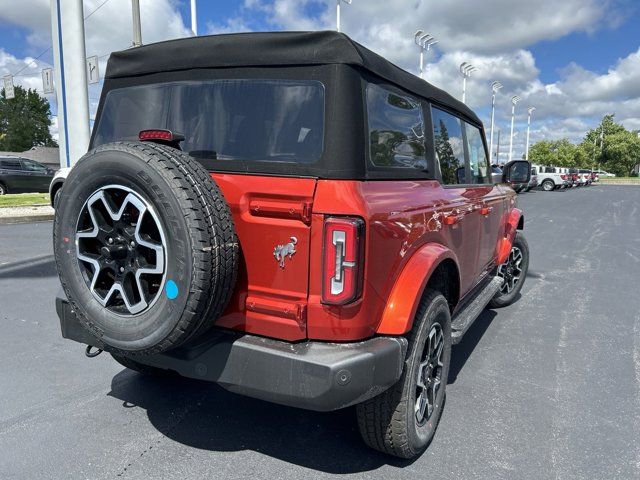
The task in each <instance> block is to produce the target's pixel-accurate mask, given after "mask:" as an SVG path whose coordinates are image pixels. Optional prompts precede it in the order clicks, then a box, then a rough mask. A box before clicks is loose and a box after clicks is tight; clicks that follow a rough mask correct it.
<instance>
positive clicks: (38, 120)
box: [0, 85, 57, 152]
mask: <svg viewBox="0 0 640 480" xmlns="http://www.w3.org/2000/svg"><path fill="white" fill-rule="evenodd" d="M50 126H51V110H50V108H49V101H48V100H47V99H46V98H43V97H41V96H40V95H38V92H36V91H35V90H32V89H29V90H25V89H24V88H22V87H21V86H20V85H16V87H15V98H12V99H7V97H6V95H5V91H4V88H3V89H2V90H1V91H0V150H5V151H10V152H22V151H24V150H29V149H30V148H31V147H35V146H46V147H56V146H57V143H56V142H55V141H54V140H53V138H51V133H50V132H49V127H50Z"/></svg>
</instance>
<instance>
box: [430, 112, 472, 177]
mask: <svg viewBox="0 0 640 480" xmlns="http://www.w3.org/2000/svg"><path fill="white" fill-rule="evenodd" d="M431 116H432V118H433V138H434V146H435V151H436V159H437V160H438V161H439V162H440V172H441V173H442V183H444V184H445V185H455V184H458V183H467V181H466V178H465V177H466V172H465V161H464V143H463V139H462V122H461V121H460V119H459V118H458V117H455V116H453V115H451V114H449V113H447V112H445V111H443V110H440V109H438V108H436V107H431Z"/></svg>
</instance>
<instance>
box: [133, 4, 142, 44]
mask: <svg viewBox="0 0 640 480" xmlns="http://www.w3.org/2000/svg"><path fill="white" fill-rule="evenodd" d="M131 18H132V20H133V46H134V47H139V46H140V45H142V28H141V26H140V0H131Z"/></svg>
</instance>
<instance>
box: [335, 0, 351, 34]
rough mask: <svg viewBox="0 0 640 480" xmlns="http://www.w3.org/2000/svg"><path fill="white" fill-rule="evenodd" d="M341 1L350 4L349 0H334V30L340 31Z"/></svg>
mask: <svg viewBox="0 0 640 480" xmlns="http://www.w3.org/2000/svg"><path fill="white" fill-rule="evenodd" d="M342 2H344V3H346V4H347V5H351V0H336V30H337V31H338V32H339V31H340V7H341V4H342Z"/></svg>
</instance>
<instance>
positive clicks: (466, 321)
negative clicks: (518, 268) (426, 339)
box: [451, 277, 502, 345]
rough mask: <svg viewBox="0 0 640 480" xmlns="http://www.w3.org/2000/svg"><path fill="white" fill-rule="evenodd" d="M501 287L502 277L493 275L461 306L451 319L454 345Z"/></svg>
mask: <svg viewBox="0 0 640 480" xmlns="http://www.w3.org/2000/svg"><path fill="white" fill-rule="evenodd" d="M501 287H502V278H500V277H493V279H491V280H490V281H489V282H487V283H486V284H485V285H484V286H483V287H481V288H480V289H479V290H478V291H477V292H476V293H475V294H474V297H473V299H472V300H471V301H469V302H467V304H466V305H465V306H464V307H462V310H460V311H459V312H458V313H456V315H455V317H453V319H452V320H451V341H452V343H453V344H454V345H455V344H456V343H460V340H462V336H463V335H464V334H465V332H466V331H467V330H468V329H469V327H470V326H471V324H472V323H473V322H475V320H476V318H478V317H479V316H480V314H481V313H482V311H483V310H484V308H485V307H486V306H487V304H488V303H489V302H490V301H491V299H492V298H493V297H494V296H495V294H496V293H498V292H499V291H500V288H501Z"/></svg>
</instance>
